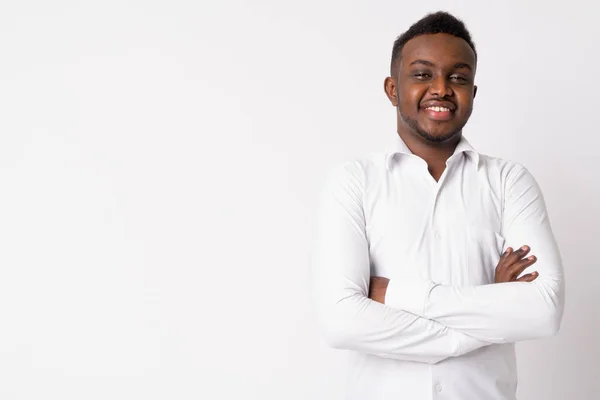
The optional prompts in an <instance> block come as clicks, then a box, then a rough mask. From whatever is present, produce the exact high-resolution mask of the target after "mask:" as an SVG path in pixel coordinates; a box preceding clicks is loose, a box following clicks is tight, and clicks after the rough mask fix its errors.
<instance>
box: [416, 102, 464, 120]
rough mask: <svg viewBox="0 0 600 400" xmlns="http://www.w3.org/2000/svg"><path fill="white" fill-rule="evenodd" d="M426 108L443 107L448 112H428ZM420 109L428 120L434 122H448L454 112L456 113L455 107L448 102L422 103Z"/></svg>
mask: <svg viewBox="0 0 600 400" xmlns="http://www.w3.org/2000/svg"><path fill="white" fill-rule="evenodd" d="M428 107H444V108H447V109H448V110H449V111H441V112H438V111H433V110H428V109H427V108H428ZM421 109H422V110H423V111H424V112H425V114H426V115H427V117H428V118H429V119H432V120H434V121H448V120H450V119H452V117H453V115H454V111H456V106H455V105H454V103H451V102H449V101H439V100H430V101H426V102H424V103H422V104H421Z"/></svg>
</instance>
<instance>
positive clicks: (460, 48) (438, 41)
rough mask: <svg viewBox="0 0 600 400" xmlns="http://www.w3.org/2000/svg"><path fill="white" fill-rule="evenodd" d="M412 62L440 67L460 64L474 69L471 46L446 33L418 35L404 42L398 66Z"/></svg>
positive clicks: (473, 56) (473, 55)
mask: <svg viewBox="0 0 600 400" xmlns="http://www.w3.org/2000/svg"><path fill="white" fill-rule="evenodd" d="M414 60H426V61H430V62H432V63H434V64H435V65H440V66H442V65H450V64H451V65H454V64H456V63H458V62H462V63H468V64H469V65H471V66H473V68H474V67H475V53H474V52H473V49H471V46H469V44H468V43H467V42H466V41H465V40H463V39H461V38H459V37H456V36H453V35H449V34H446V33H436V34H433V35H420V36H417V37H415V38H412V39H411V40H409V41H408V42H406V44H405V45H404V47H403V48H402V54H401V59H400V63H401V64H400V65H401V67H405V66H408V65H410V63H411V62H413V61H414Z"/></svg>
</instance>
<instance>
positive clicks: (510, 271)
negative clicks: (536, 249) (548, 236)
mask: <svg viewBox="0 0 600 400" xmlns="http://www.w3.org/2000/svg"><path fill="white" fill-rule="evenodd" d="M529 250H530V248H529V246H523V247H521V248H520V249H518V250H515V251H513V249H512V247H509V248H508V249H506V251H505V252H504V254H502V257H500V261H498V265H497V266H496V276H495V279H494V283H503V282H531V281H533V280H535V279H536V278H537V277H538V276H539V274H538V273H537V272H532V273H530V274H525V275H523V276H522V277H520V278H519V275H521V273H522V272H523V271H525V269H526V268H528V267H530V266H532V265H533V264H534V263H535V262H536V261H537V258H536V257H535V256H530V257H527V258H525V256H526V255H527V254H528V253H529Z"/></svg>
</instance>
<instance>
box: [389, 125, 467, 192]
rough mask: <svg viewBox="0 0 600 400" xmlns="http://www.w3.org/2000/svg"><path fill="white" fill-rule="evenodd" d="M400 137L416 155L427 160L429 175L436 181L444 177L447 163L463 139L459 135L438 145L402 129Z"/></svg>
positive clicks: (399, 131)
mask: <svg viewBox="0 0 600 400" xmlns="http://www.w3.org/2000/svg"><path fill="white" fill-rule="evenodd" d="M398 135H400V138H402V140H403V141H404V143H406V146H407V147H408V148H409V149H410V151H411V152H412V153H413V154H414V155H416V156H418V157H420V158H422V159H423V160H425V162H426V163H427V167H428V170H429V173H430V174H431V176H433V178H434V179H435V180H436V181H437V180H439V179H440V177H441V176H442V173H443V172H444V170H445V169H446V161H448V158H450V156H451V155H452V154H454V151H455V150H456V146H457V145H458V142H460V139H461V137H462V133H459V134H457V135H455V136H453V137H452V138H451V139H449V140H448V141H445V142H440V143H436V142H430V141H427V140H425V139H424V138H422V137H421V136H419V135H418V134H416V133H412V132H403V131H402V130H400V129H399V130H398Z"/></svg>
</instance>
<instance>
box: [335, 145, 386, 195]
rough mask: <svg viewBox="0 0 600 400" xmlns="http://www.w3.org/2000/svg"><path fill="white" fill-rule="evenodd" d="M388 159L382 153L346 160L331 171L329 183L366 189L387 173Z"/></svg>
mask: <svg viewBox="0 0 600 400" xmlns="http://www.w3.org/2000/svg"><path fill="white" fill-rule="evenodd" d="M387 159H388V156H387V154H386V153H383V152H380V153H369V154H365V155H364V156H361V157H356V158H353V159H350V160H345V161H343V162H341V163H338V164H337V165H334V166H333V167H331V168H330V169H329V171H328V172H327V181H328V182H338V183H346V184H352V185H355V186H360V187H364V186H366V185H367V184H369V183H370V182H372V181H373V180H375V179H377V178H378V177H380V176H381V175H382V174H384V173H385V172H386V170H387Z"/></svg>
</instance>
